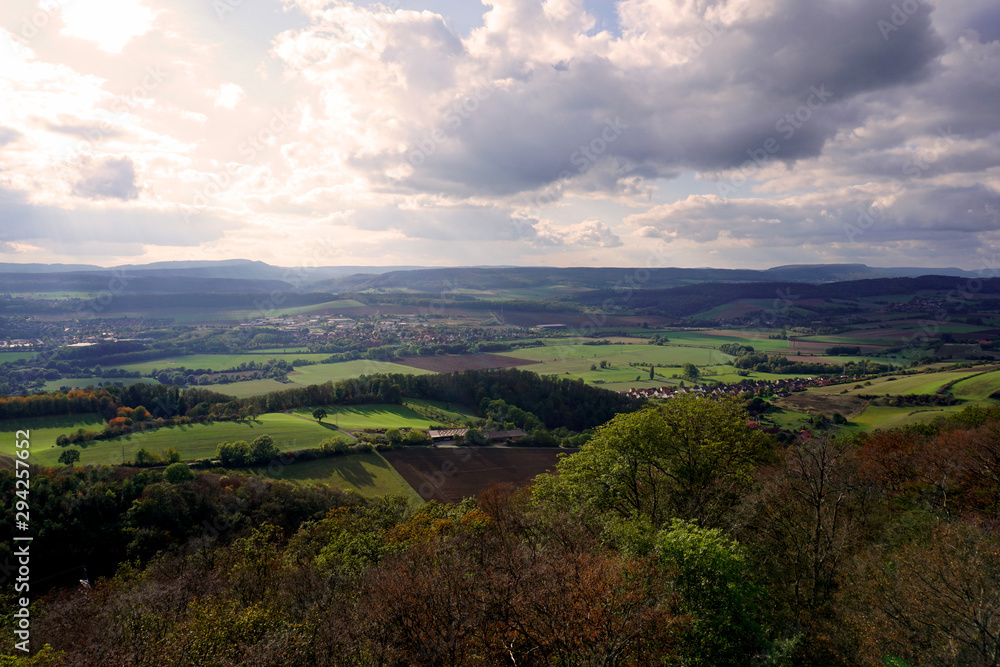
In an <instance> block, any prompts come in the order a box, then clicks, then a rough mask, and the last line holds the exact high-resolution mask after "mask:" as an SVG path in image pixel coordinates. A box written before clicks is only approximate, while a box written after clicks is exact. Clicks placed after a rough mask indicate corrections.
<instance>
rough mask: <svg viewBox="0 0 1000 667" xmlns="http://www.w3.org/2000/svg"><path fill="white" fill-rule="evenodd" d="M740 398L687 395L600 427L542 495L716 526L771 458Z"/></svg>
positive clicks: (661, 520) (542, 486) (549, 479)
mask: <svg viewBox="0 0 1000 667" xmlns="http://www.w3.org/2000/svg"><path fill="white" fill-rule="evenodd" d="M746 419H747V413H746V411H745V410H744V409H743V407H742V406H741V405H740V403H739V401H738V400H737V399H735V398H727V399H722V400H709V399H704V398H698V397H694V396H680V397H677V398H674V399H672V400H670V401H668V402H666V403H665V404H663V405H662V406H659V407H650V408H646V409H644V410H640V411H638V412H634V413H630V414H621V415H618V416H616V417H615V418H614V419H612V420H611V421H609V422H608V423H606V424H604V425H603V426H600V427H599V428H598V429H597V432H596V434H595V435H594V437H593V438H592V439H591V440H590V441H589V442H588V443H587V444H586V445H584V446H583V448H582V449H581V450H580V451H579V452H577V453H576V454H573V455H570V456H567V457H566V458H564V459H563V460H562V461H561V462H560V464H559V466H558V474H557V475H543V476H541V477H539V478H538V480H537V482H536V493H538V494H539V495H540V497H547V498H549V499H551V500H553V501H556V502H559V503H561V504H566V505H569V506H571V507H573V508H577V509H583V508H591V509H593V510H596V511H598V512H611V513H616V514H618V515H620V516H622V517H625V518H634V517H646V518H647V519H648V520H650V521H651V522H652V524H653V525H654V526H657V527H658V526H663V525H665V524H666V522H667V521H668V520H669V519H671V518H673V517H678V518H682V519H692V520H697V521H700V522H702V523H703V524H707V525H714V524H715V523H716V522H718V521H719V519H720V518H721V516H722V515H723V514H724V513H725V512H726V510H727V509H728V508H729V507H731V506H732V504H733V503H734V502H735V501H736V499H737V498H738V497H739V495H740V492H741V491H742V490H743V489H744V488H745V487H746V486H747V485H749V483H750V481H751V473H752V472H753V470H754V468H755V466H757V465H758V464H759V463H761V462H763V461H765V460H767V459H768V458H769V457H770V455H771V451H772V450H771V441H770V440H769V439H768V437H767V435H765V434H763V433H761V432H759V431H753V430H750V429H748V428H747V426H746Z"/></svg>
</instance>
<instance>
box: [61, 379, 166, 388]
mask: <svg viewBox="0 0 1000 667" xmlns="http://www.w3.org/2000/svg"><path fill="white" fill-rule="evenodd" d="M118 382H120V383H121V384H122V385H123V386H125V387H128V386H130V385H133V384H139V383H145V384H159V381H158V380H154V379H153V378H99V377H93V378H62V379H61V380H46V381H45V387H44V389H45V391H59V390H60V389H62V388H63V387H69V388H70V389H84V388H86V387H96V386H98V385H101V384H105V385H108V384H116V383H118Z"/></svg>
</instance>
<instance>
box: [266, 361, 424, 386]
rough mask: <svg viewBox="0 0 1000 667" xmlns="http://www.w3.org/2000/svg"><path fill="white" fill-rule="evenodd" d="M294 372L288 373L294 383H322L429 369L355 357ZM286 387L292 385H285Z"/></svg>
mask: <svg viewBox="0 0 1000 667" xmlns="http://www.w3.org/2000/svg"><path fill="white" fill-rule="evenodd" d="M295 370H296V373H294V374H292V375H289V376H288V379H289V380H291V381H292V382H293V383H294V384H296V385H310V384H323V383H324V382H326V381H328V380H334V381H336V380H344V379H347V378H354V377H358V376H360V375H372V374H374V373H403V374H405V375H425V374H427V373H430V372H431V371H425V370H423V369H421V368H413V367H412V366H404V365H402V364H393V363H388V362H385V361H371V360H368V359H357V360H355V361H342V362H340V363H336V364H316V365H314V366H302V367H301V368H297V369H295ZM285 386H286V388H287V387H290V386H293V385H285Z"/></svg>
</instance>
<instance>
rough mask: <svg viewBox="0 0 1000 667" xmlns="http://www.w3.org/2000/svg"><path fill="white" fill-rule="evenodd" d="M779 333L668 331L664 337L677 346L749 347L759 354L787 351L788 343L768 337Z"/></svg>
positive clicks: (752, 331) (726, 330) (750, 330)
mask: <svg viewBox="0 0 1000 667" xmlns="http://www.w3.org/2000/svg"><path fill="white" fill-rule="evenodd" d="M776 333H778V332H777V331H772V330H768V329H765V330H753V329H704V330H698V331H666V332H664V334H663V335H665V336H666V337H667V338H669V339H670V342H671V343H672V344H675V345H707V346H710V347H719V346H720V345H723V344H725V343H739V344H740V345H749V346H751V347H753V349H755V350H757V351H758V352H770V351H773V350H787V349H788V341H787V340H784V339H781V338H768V335H773V334H776Z"/></svg>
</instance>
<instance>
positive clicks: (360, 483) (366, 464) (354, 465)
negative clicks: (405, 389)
mask: <svg viewBox="0 0 1000 667" xmlns="http://www.w3.org/2000/svg"><path fill="white" fill-rule="evenodd" d="M248 472H250V473H251V474H254V475H258V476H260V477H266V478H268V479H277V480H285V481H290V482H295V483H298V484H314V485H318V484H325V485H327V486H332V487H334V488H337V489H344V490H347V491H356V492H358V493H359V494H361V495H362V496H365V497H366V498H373V497H376V496H383V495H387V494H391V493H393V494H402V495H405V496H409V497H410V499H411V501H412V504H414V505H419V504H420V503H422V502H423V501H422V500H421V499H420V496H418V495H417V492H416V491H414V490H413V489H412V488H411V487H410V485H409V484H407V483H406V481H404V480H403V478H402V477H401V476H400V475H399V473H398V472H396V470H395V469H394V468H393V467H392V466H391V465H389V463H388V462H387V461H386V460H385V459H384V458H383V457H382V455H381V454H379V453H378V452H372V453H370V454H351V455H350V456H334V457H330V458H326V459H316V460H314V461H302V462H295V463H289V464H287V465H282V464H276V465H271V466H262V467H259V468H251V469H250V470H249V471H248Z"/></svg>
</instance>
